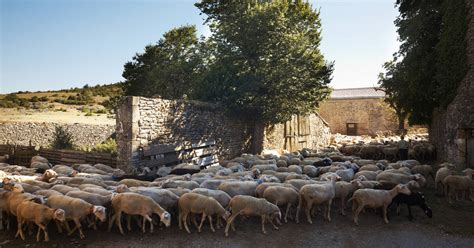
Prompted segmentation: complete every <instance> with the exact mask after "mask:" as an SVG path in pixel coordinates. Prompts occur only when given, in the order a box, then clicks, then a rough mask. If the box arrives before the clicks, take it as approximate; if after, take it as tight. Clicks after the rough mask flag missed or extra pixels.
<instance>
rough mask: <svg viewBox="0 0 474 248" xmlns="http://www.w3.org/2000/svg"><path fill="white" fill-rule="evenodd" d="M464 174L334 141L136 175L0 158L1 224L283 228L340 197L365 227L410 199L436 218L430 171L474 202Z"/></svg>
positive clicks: (450, 191) (473, 185) (438, 183)
mask: <svg viewBox="0 0 474 248" xmlns="http://www.w3.org/2000/svg"><path fill="white" fill-rule="evenodd" d="M163 171H165V172H163ZM38 172H41V173H38ZM463 173H464V175H461V174H460V173H457V172H456V171H455V169H454V166H453V165H451V164H448V163H445V164H442V166H441V168H440V169H439V170H438V171H437V172H436V173H434V171H433V168H432V166H430V165H422V164H420V163H419V162H418V161H417V160H405V161H397V162H393V163H391V162H390V161H388V160H372V159H361V158H359V157H355V156H348V155H343V154H342V153H340V152H339V151H338V150H337V149H334V148H326V149H323V150H321V151H319V152H314V151H311V150H303V151H301V152H294V153H287V154H285V155H281V156H278V155H271V154H267V155H251V154H242V155H241V156H240V157H236V158H234V159H232V160H225V161H221V162H220V163H219V165H215V166H210V167H208V168H205V169H200V168H196V166H194V165H187V164H181V165H179V166H177V167H176V168H175V169H174V170H172V171H169V170H160V171H159V173H153V174H154V175H138V176H133V175H125V173H124V172H123V171H121V170H120V169H114V168H111V167H109V166H107V165H104V164H95V165H89V164H75V165H72V166H67V165H54V166H52V165H51V164H50V163H49V162H48V161H47V160H46V159H45V158H42V157H40V156H35V157H33V158H32V161H31V166H30V167H29V168H26V167H22V166H17V165H9V164H6V163H0V179H2V182H3V189H0V229H4V228H5V227H6V229H12V226H13V225H14V223H17V229H16V230H17V233H16V236H17V237H18V236H19V237H20V238H22V239H23V240H24V239H25V233H24V232H25V231H26V230H28V231H29V232H32V231H33V229H34V225H32V224H35V225H36V226H37V227H38V231H37V235H36V239H37V241H40V240H41V234H42V233H43V234H44V240H45V241H48V240H49V235H48V228H47V227H48V223H49V222H51V221H52V222H54V223H55V224H56V227H57V230H58V232H63V229H65V230H66V231H67V233H68V235H71V234H73V233H74V232H76V231H78V232H79V235H80V238H82V239H83V238H85V236H84V233H83V227H87V228H94V229H97V224H98V222H106V221H107V220H108V230H109V231H110V230H111V228H112V227H113V226H114V225H116V226H117V227H118V229H119V231H120V232H121V233H122V234H123V233H124V230H123V227H122V221H126V227H127V229H128V230H131V228H132V223H133V222H136V223H137V225H138V226H139V227H140V228H141V229H142V231H143V232H145V231H146V230H147V226H149V230H150V232H153V228H154V225H156V224H157V220H158V218H159V221H160V222H162V223H163V224H164V225H165V226H167V227H168V226H170V224H171V221H172V218H173V217H174V218H176V219H177V220H178V223H179V228H180V229H182V228H183V226H184V228H185V229H186V231H187V232H188V233H190V232H191V230H190V228H189V226H188V224H190V223H191V222H192V223H193V224H194V226H196V227H197V228H198V231H199V232H200V231H201V230H202V226H203V224H204V222H206V221H208V222H209V225H210V228H211V230H212V231H213V232H215V227H216V228H221V227H225V235H226V236H228V234H229V228H231V229H232V230H235V225H234V224H235V220H236V218H237V217H238V216H257V217H260V218H261V228H262V232H263V233H266V229H265V224H266V223H270V224H271V225H272V226H273V227H274V228H275V229H278V228H279V227H278V226H280V225H282V223H283V222H284V223H287V222H288V220H293V221H295V222H296V223H298V222H299V216H300V212H304V216H305V217H306V219H307V221H308V222H309V223H312V218H313V217H314V216H315V214H316V213H317V212H318V211H321V207H324V211H323V216H324V218H325V219H326V220H328V221H331V208H332V205H333V202H334V203H335V202H336V201H339V202H340V206H339V211H340V212H341V214H343V215H345V208H346V204H352V214H353V221H354V223H355V224H357V225H358V224H359V215H360V213H361V212H362V211H363V210H364V209H365V208H373V209H379V208H381V209H382V213H383V218H384V221H385V222H386V223H388V222H389V220H388V218H387V211H388V209H389V206H390V205H391V204H395V205H397V206H398V205H400V204H406V205H407V206H408V209H409V213H410V218H412V217H411V216H412V213H411V209H410V206H414V205H417V206H419V207H421V208H422V209H423V211H424V212H425V214H426V215H427V216H428V217H432V211H431V209H430V208H429V207H428V206H427V205H426V203H425V200H424V196H423V194H422V193H421V192H420V190H421V189H422V188H423V187H426V186H427V178H430V177H432V178H433V179H434V184H435V187H439V188H438V189H440V188H442V189H443V190H442V191H443V192H446V194H447V198H448V199H449V201H450V202H451V201H452V200H453V198H455V199H457V200H459V199H460V198H464V199H469V200H473V198H474V192H473V190H474V181H473V170H470V169H467V170H465V171H463ZM156 174H159V175H160V176H159V177H158V176H157V175H156ZM15 220H16V222H15ZM198 222H199V223H198ZM70 224H73V227H72V228H71V226H70ZM214 226H215V227H214Z"/></svg>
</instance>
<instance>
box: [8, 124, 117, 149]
mask: <svg viewBox="0 0 474 248" xmlns="http://www.w3.org/2000/svg"><path fill="white" fill-rule="evenodd" d="M58 126H62V127H63V128H64V129H66V130H67V132H68V133H70V134H71V136H72V138H73V142H74V145H76V146H78V147H91V146H95V145H96V144H100V143H101V142H103V141H105V140H107V138H109V137H110V136H111V135H112V134H113V133H114V132H115V125H88V124H79V123H76V124H57V123H50V122H43V123H36V122H2V123H0V144H12V145H22V146H27V145H30V144H31V145H33V146H42V147H48V146H50V145H51V142H52V141H53V140H54V133H55V130H56V127H58Z"/></svg>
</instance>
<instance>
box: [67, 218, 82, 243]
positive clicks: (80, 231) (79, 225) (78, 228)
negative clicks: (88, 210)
mask: <svg viewBox="0 0 474 248" xmlns="http://www.w3.org/2000/svg"><path fill="white" fill-rule="evenodd" d="M74 224H76V226H75V227H74V228H73V229H72V230H71V232H69V235H71V234H73V233H74V232H75V231H76V229H77V230H79V237H80V238H81V239H85V238H86V236H84V233H83V232H82V227H81V221H80V220H79V219H77V218H76V219H74Z"/></svg>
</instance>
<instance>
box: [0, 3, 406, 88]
mask: <svg viewBox="0 0 474 248" xmlns="http://www.w3.org/2000/svg"><path fill="white" fill-rule="evenodd" d="M194 2H195V1H192V0H67V1H64V0H0V4H1V5H0V18H1V23H0V25H1V46H0V93H7V92H14V91H19V90H30V91H31V90H48V89H63V88H70V87H76V86H78V87H80V86H83V85H85V84H89V85H95V84H104V83H114V82H118V81H121V80H123V78H122V76H121V75H122V70H123V64H124V63H125V62H127V61H129V60H130V59H131V58H132V56H133V55H134V54H135V53H137V52H142V51H143V48H144V47H145V45H147V44H151V43H155V42H157V41H158V40H159V39H160V37H161V36H162V34H163V33H164V32H166V31H167V30H169V29H171V28H173V27H177V26H180V25H185V24H195V25H196V26H197V27H198V30H199V32H200V34H204V35H209V30H208V28H207V27H205V26H203V25H202V23H203V16H200V15H199V11H198V9H197V8H196V7H194V5H193V4H194ZM310 2H311V3H312V4H313V7H314V8H317V9H320V10H321V19H322V25H323V40H322V44H321V50H322V52H323V53H324V54H325V57H326V59H327V60H331V61H335V64H336V65H335V72H334V78H333V81H332V83H331V86H332V87H335V88H348V87H363V86H374V85H376V82H377V75H378V73H379V72H380V71H381V70H382V69H381V65H382V64H383V62H385V61H386V60H388V59H390V58H391V55H392V54H393V53H394V52H395V51H397V48H398V45H399V44H398V42H397V35H396V29H395V27H394V25H393V21H394V20H395V18H396V16H397V10H396V9H395V8H394V0H323V1H316V0H313V1H310Z"/></svg>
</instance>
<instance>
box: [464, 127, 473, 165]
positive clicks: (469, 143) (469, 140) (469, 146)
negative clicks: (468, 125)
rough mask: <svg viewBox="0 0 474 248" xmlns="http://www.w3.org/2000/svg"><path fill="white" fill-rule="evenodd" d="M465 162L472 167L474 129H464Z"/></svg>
mask: <svg viewBox="0 0 474 248" xmlns="http://www.w3.org/2000/svg"><path fill="white" fill-rule="evenodd" d="M466 164H467V167H468V168H474V129H467V130H466Z"/></svg>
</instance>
